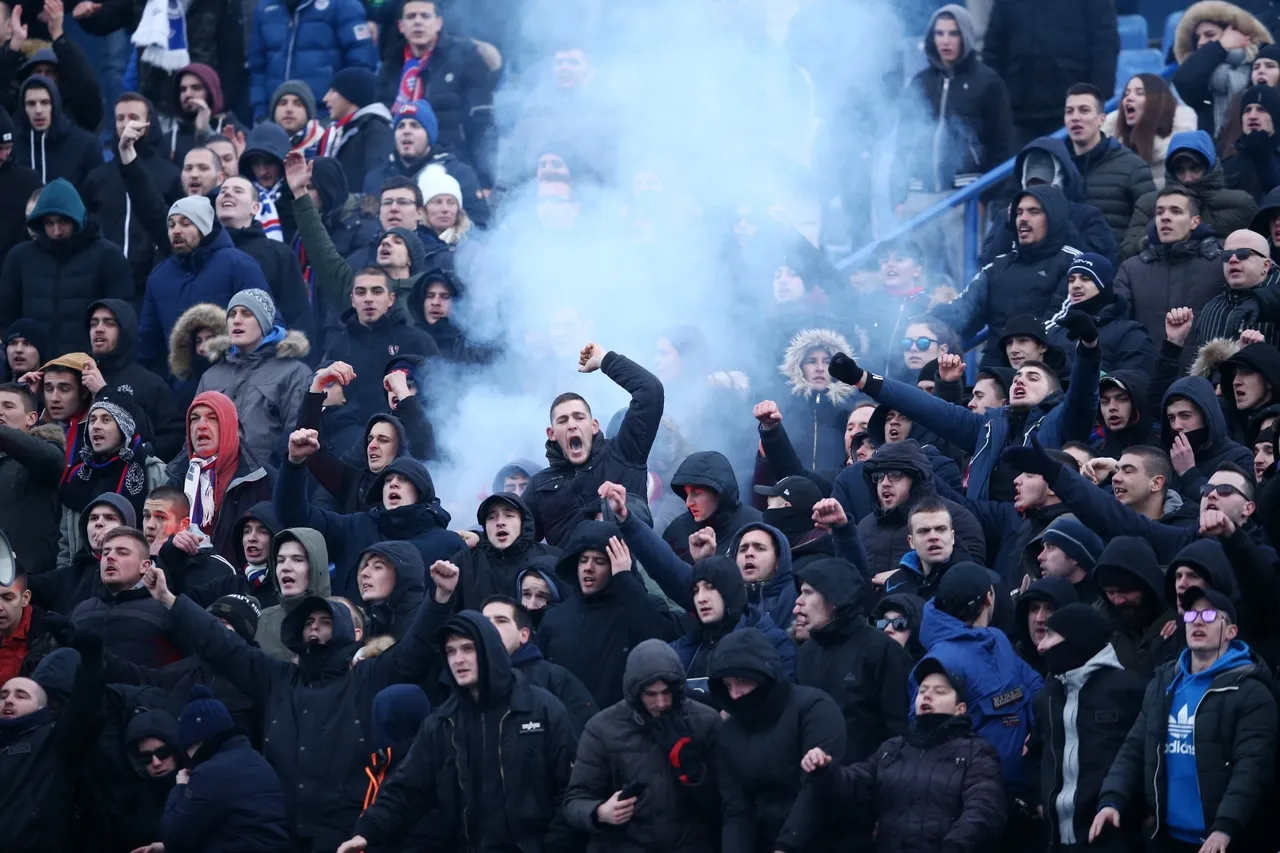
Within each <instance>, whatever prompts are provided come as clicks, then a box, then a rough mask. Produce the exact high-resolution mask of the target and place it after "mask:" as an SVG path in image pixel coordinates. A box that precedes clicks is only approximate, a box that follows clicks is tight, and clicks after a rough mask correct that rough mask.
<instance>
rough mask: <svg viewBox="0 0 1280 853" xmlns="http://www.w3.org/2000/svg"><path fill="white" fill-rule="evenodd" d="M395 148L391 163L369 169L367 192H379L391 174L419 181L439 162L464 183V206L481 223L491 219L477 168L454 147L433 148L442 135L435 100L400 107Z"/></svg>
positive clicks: (395, 118) (461, 183) (395, 116)
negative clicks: (423, 172)
mask: <svg viewBox="0 0 1280 853" xmlns="http://www.w3.org/2000/svg"><path fill="white" fill-rule="evenodd" d="M393 118H394V120H395V123H394V124H393V125H392V128H393V131H394V133H395V150H394V151H393V152H392V153H391V156H390V158H389V159H388V161H387V164H386V165H385V166H383V167H382V168H381V169H375V170H373V171H371V172H369V174H368V176H367V177H366V178H365V181H364V193H365V195H378V194H379V193H380V192H381V189H382V185H383V184H385V183H386V182H387V181H388V180H390V179H391V178H408V179H410V180H412V181H414V182H415V183H416V182H417V180H418V177H419V175H421V174H422V171H423V170H424V169H426V168H427V167H428V166H430V165H432V164H436V165H439V166H441V167H443V168H444V170H445V171H446V172H448V173H449V175H450V176H451V177H453V179H454V180H456V181H457V182H458V186H460V187H462V209H463V210H465V211H466V212H467V216H469V217H470V218H471V221H472V222H474V223H475V224H476V225H478V226H480V227H482V228H483V227H484V226H485V225H487V224H488V222H489V202H488V200H487V199H486V198H485V196H484V194H483V193H481V192H480V180H479V178H477V177H476V172H475V170H474V169H472V168H471V167H470V166H469V165H467V164H466V163H465V162H463V161H462V160H459V159H458V157H457V156H455V155H454V154H453V153H452V152H450V151H437V152H433V151H432V149H431V146H432V145H434V144H435V143H436V142H437V141H438V140H439V139H440V124H439V122H437V121H436V114H435V112H434V111H433V110H432V109H431V104H429V103H428V102H426V101H410V102H409V103H407V104H404V105H402V106H400V107H398V108H397V109H396V111H395V114H394V116H393Z"/></svg>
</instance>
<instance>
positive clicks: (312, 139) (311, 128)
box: [271, 80, 324, 160]
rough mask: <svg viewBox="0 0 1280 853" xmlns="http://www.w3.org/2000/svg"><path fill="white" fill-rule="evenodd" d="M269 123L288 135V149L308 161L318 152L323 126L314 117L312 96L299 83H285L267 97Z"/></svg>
mask: <svg viewBox="0 0 1280 853" xmlns="http://www.w3.org/2000/svg"><path fill="white" fill-rule="evenodd" d="M271 120H272V121H273V122H275V123H276V124H278V125H280V126H281V127H283V128H284V131H285V133H287V134H289V150H290V151H300V152H302V155H303V156H304V157H306V158H307V159H308V160H310V159H312V158H313V157H315V156H316V155H317V154H319V153H320V137H321V136H322V135H324V125H322V124H320V121H319V119H317V118H316V95H315V92H312V91H311V87H310V86H308V85H307V84H306V82H305V81H303V80H286V81H284V82H283V83H281V84H280V85H279V86H277V87H276V90H275V92H273V93H272V95H271Z"/></svg>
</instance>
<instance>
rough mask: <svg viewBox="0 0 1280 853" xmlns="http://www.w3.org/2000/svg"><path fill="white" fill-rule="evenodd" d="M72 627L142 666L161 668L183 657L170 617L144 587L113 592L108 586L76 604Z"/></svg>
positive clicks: (109, 649)
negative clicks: (97, 639)
mask: <svg viewBox="0 0 1280 853" xmlns="http://www.w3.org/2000/svg"><path fill="white" fill-rule="evenodd" d="M71 624H72V625H74V626H75V628H76V630H77V631H85V632H88V633H92V634H95V635H97V636H99V637H101V638H102V642H103V644H104V645H105V647H106V650H107V651H109V652H113V653H114V654H117V655H119V656H120V657H122V658H124V659H125V660H127V661H129V662H130V663H136V664H138V665H139V666H146V667H153V668H154V667H161V666H164V665H165V664H168V663H173V662H174V661H176V660H177V659H178V658H180V657H181V656H182V655H181V653H180V652H179V651H178V649H177V647H176V646H175V645H174V644H173V641H172V639H171V638H174V637H177V636H178V634H177V633H176V632H175V631H174V629H173V624H172V622H171V621H170V620H169V614H168V613H167V612H166V611H165V609H164V606H163V605H162V604H160V602H158V601H156V600H155V599H154V598H152V597H151V593H149V592H147V590H146V589H145V588H144V587H137V588H135V589H126V590H123V591H121V592H116V593H112V592H110V591H109V590H107V589H106V588H105V587H104V588H100V589H99V590H98V593H97V595H95V596H94V597H93V598H89V599H87V600H85V601H82V602H80V603H79V604H78V605H76V609H75V610H73V611H71Z"/></svg>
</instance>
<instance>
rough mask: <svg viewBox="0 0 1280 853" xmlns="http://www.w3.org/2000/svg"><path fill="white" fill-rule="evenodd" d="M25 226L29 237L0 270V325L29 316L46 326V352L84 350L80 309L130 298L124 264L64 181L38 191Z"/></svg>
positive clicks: (131, 291)
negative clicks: (108, 299)
mask: <svg viewBox="0 0 1280 853" xmlns="http://www.w3.org/2000/svg"><path fill="white" fill-rule="evenodd" d="M27 226H28V227H30V228H31V229H32V232H33V234H34V235H35V236H34V239H33V240H32V241H31V242H29V243H23V244H22V245H20V246H15V247H14V248H13V249H11V250H10V251H9V253H8V254H6V255H5V258H4V266H3V268H0V328H8V327H9V326H10V325H11V324H12V323H13V322H14V321H15V320H17V319H18V318H20V317H34V318H37V319H39V320H40V321H41V322H44V323H48V324H49V331H50V336H51V338H50V343H51V345H52V351H51V352H50V355H51V356H56V355H59V354H61V353H70V352H83V351H84V350H85V349H87V347H86V346H85V343H86V341H87V337H88V336H87V335H86V334H85V330H84V325H83V324H84V311H85V308H87V307H88V306H89V305H90V304H92V303H93V302H94V301H95V300H98V299H103V298H106V297H114V298H117V299H131V298H133V297H134V295H135V294H134V288H133V274H132V271H131V270H130V269H129V263H128V261H126V260H125V257H124V255H123V254H122V253H121V251H120V249H119V247H117V246H115V245H114V244H112V243H110V242H108V241H107V240H106V239H105V238H104V237H103V236H102V234H101V232H100V231H99V229H98V226H97V224H96V223H95V222H94V221H93V220H91V219H90V218H89V214H88V211H86V210H85V207H84V202H82V201H81V200H80V195H79V193H77V192H76V189H75V187H74V186H72V185H71V184H70V183H69V182H68V181H66V180H63V179H58V180H54V181H51V182H50V183H49V185H48V186H46V187H45V188H44V189H43V190H41V191H40V197H39V199H37V200H36V205H35V207H34V208H33V209H32V210H31V213H30V215H29V216H27ZM51 282H57V286H56V287H54V286H51Z"/></svg>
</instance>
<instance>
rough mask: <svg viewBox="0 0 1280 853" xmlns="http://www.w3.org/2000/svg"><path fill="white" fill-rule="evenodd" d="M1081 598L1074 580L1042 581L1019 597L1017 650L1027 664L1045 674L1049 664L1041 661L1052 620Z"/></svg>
mask: <svg viewBox="0 0 1280 853" xmlns="http://www.w3.org/2000/svg"><path fill="white" fill-rule="evenodd" d="M1078 602H1079V598H1078V597H1077V596H1076V591H1075V589H1074V588H1073V587H1072V586H1071V581H1069V580H1067V579H1066V578H1040V580H1038V581H1035V582H1033V583H1032V584H1031V586H1029V587H1027V588H1026V589H1025V590H1023V591H1022V594H1021V595H1019V596H1018V603H1017V604H1016V605H1014V616H1013V623H1014V624H1013V635H1012V636H1011V637H1010V638H1009V639H1011V640H1012V641H1013V649H1014V651H1016V652H1017V653H1018V657H1020V658H1022V659H1023V660H1024V661H1026V662H1027V665H1028V666H1030V667H1031V668H1032V669H1034V670H1035V671H1036V672H1038V673H1040V675H1041V676H1043V675H1045V663H1044V661H1043V660H1041V658H1040V652H1039V646H1040V642H1041V641H1042V640H1043V639H1044V637H1045V632H1046V631H1047V630H1048V625H1049V619H1050V618H1051V617H1052V616H1053V614H1054V613H1056V612H1058V611H1059V610H1061V609H1062V608H1064V607H1066V606H1067V605H1068V604H1076V603H1078Z"/></svg>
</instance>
